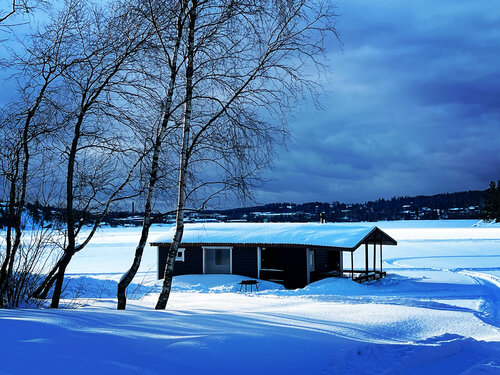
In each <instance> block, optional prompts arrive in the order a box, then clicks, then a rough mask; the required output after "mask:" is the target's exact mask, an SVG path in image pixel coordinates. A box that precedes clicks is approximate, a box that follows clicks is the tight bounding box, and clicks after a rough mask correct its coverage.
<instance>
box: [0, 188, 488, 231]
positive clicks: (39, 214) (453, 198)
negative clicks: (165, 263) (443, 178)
mask: <svg viewBox="0 0 500 375" xmlns="http://www.w3.org/2000/svg"><path fill="white" fill-rule="evenodd" d="M487 195H488V190H486V191H465V192H458V193H444V194H437V195H432V196H425V195H419V196H416V197H408V196H405V197H394V198H391V199H379V200H376V201H370V202H366V203H354V204H346V203H340V202H308V203H301V204H296V203H290V202H282V203H270V204H266V205H262V206H253V207H240V208H232V209H227V210H217V211H216V210H209V211H202V212H195V213H191V214H188V218H187V221H203V220H217V221H231V220H242V221H250V222H264V221H267V222H283V221H287V222H307V221H319V217H320V214H321V213H324V215H325V219H326V221H328V222H355V221H381V220H438V219H479V218H480V217H481V211H482V208H483V205H484V202H485V199H486V197H487ZM6 212H7V211H6V207H5V203H1V204H0V226H2V227H4V226H6V224H7V220H8V218H7V216H6ZM26 212H27V214H28V215H27V217H29V218H30V219H31V220H33V221H35V222H38V223H40V222H43V223H45V224H46V225H51V224H55V223H61V222H63V221H64V209H62V208H58V207H51V206H43V205H40V204H39V203H34V204H31V203H29V204H27V205H26ZM134 214H135V215H137V216H134ZM82 219H83V220H84V221H85V222H88V223H89V224H90V223H92V222H93V220H94V219H95V218H93V217H91V216H89V217H83V218H82ZM173 219H174V217H173V216H172V215H170V216H162V217H161V218H157V219H156V220H155V221H156V222H162V223H165V222H172V221H173ZM103 223H104V224H110V225H113V226H118V225H141V223H142V213H140V212H137V213H132V212H131V211H113V212H110V213H109V214H108V215H107V216H106V217H105V218H104V220H103Z"/></svg>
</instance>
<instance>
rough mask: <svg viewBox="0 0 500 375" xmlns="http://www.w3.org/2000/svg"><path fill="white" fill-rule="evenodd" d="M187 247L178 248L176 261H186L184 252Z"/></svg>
mask: <svg viewBox="0 0 500 375" xmlns="http://www.w3.org/2000/svg"><path fill="white" fill-rule="evenodd" d="M185 251H186V249H177V257H176V258H175V261H176V262H184V252H185Z"/></svg>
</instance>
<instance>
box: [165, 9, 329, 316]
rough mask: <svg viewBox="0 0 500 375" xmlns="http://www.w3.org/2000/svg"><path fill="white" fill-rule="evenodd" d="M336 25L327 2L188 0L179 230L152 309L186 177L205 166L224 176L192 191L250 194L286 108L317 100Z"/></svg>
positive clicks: (184, 198)
mask: <svg viewBox="0 0 500 375" xmlns="http://www.w3.org/2000/svg"><path fill="white" fill-rule="evenodd" d="M334 25H335V23H334V12H333V8H332V5H331V4H330V3H329V2H328V1H325V2H323V1H310V0H308V1H306V0H297V1H241V2H234V1H209V0H205V1H203V0H199V1H198V0H191V1H190V2H189V6H188V22H187V26H186V27H187V30H186V35H187V41H186V43H185V46H184V48H185V56H186V64H185V79H184V85H185V94H184V95H185V97H184V102H185V103H184V114H183V127H182V142H181V147H180V150H179V153H178V154H179V171H178V173H179V175H178V176H179V178H178V198H177V218H176V230H175V234H174V237H173V240H172V244H171V246H170V249H169V251H168V255H167V264H166V268H165V275H164V282H163V286H162V290H161V293H160V296H159V299H158V303H157V304H156V309H165V307H166V305H167V302H168V298H169V294H170V290H171V285H172V277H173V271H174V264H175V258H176V255H177V250H178V246H179V244H180V243H181V241H182V234H183V229H184V213H185V210H186V206H187V202H188V197H189V193H188V189H189V187H188V177H189V175H190V173H191V172H192V173H193V175H194V174H196V165H198V166H199V165H203V166H204V167H203V170H207V164H208V165H211V166H212V168H214V169H216V170H218V171H219V173H221V174H222V175H223V176H224V177H223V178H220V179H218V180H215V181H213V182H210V180H209V179H207V180H205V181H203V179H205V178H206V176H205V178H204V176H203V175H202V180H201V181H200V179H198V182H197V185H196V186H194V187H191V192H194V191H198V190H200V187H201V188H202V189H203V188H206V187H216V188H215V190H214V192H213V193H212V194H210V195H209V196H210V197H211V196H213V194H216V193H217V192H220V191H224V190H226V189H228V188H230V189H234V188H236V189H239V190H243V191H245V190H246V187H247V186H248V183H249V182H251V181H252V180H253V179H254V178H255V176H256V175H257V174H258V172H259V171H260V170H261V169H262V168H265V167H266V166H267V165H269V163H270V162H271V160H270V158H271V156H272V150H273V145H274V144H275V143H276V142H277V141H279V139H280V137H282V136H283V135H284V134H285V133H286V128H285V127H284V126H283V125H284V122H283V121H282V119H284V118H285V117H286V113H287V111H288V110H289V109H290V108H292V106H293V104H294V103H296V102H297V101H298V100H300V99H302V95H303V93H305V92H307V91H308V92H309V93H311V94H312V96H313V98H315V97H316V94H317V89H318V87H319V86H318V84H317V81H316V80H315V78H316V76H315V75H314V74H312V73H311V70H313V71H314V69H318V70H319V71H321V69H322V68H323V65H322V56H323V51H324V38H325V37H326V36H327V35H328V34H331V35H334V36H336V35H337V34H336V31H335V28H334ZM278 116H279V120H276V117H278ZM273 117H274V118H273ZM199 171H200V169H198V176H200V175H199Z"/></svg>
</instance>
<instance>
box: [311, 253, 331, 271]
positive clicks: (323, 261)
mask: <svg viewBox="0 0 500 375" xmlns="http://www.w3.org/2000/svg"><path fill="white" fill-rule="evenodd" d="M314 270H315V272H328V271H331V270H330V269H328V251H327V250H319V249H315V250H314Z"/></svg>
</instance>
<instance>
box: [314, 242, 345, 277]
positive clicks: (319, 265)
mask: <svg viewBox="0 0 500 375" xmlns="http://www.w3.org/2000/svg"><path fill="white" fill-rule="evenodd" d="M341 253H342V252H340V251H329V250H323V249H315V250H314V272H311V282H314V281H318V280H321V279H324V278H325V277H330V276H332V275H326V273H328V272H331V271H339V272H341V271H342V270H341V266H340V256H341Z"/></svg>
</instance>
